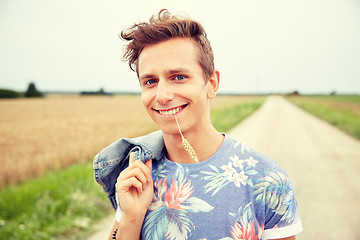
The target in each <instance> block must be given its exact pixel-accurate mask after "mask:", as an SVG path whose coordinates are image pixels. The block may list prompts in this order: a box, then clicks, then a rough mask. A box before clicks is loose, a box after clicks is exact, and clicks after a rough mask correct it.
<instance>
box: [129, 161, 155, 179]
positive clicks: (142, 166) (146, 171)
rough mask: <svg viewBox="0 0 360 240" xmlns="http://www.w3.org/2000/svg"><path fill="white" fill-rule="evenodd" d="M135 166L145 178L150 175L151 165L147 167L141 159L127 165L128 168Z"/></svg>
mask: <svg viewBox="0 0 360 240" xmlns="http://www.w3.org/2000/svg"><path fill="white" fill-rule="evenodd" d="M148 164H149V163H148ZM135 168H139V169H141V171H142V172H143V173H144V175H145V176H146V178H149V177H151V171H152V165H151V166H150V167H149V166H146V165H145V164H144V163H143V162H142V161H135V162H134V163H133V164H132V165H131V166H129V167H128V169H129V170H130V169H135Z"/></svg>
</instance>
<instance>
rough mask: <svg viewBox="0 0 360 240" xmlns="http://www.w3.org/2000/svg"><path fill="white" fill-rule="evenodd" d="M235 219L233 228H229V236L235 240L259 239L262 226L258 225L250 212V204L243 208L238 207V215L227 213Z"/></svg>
mask: <svg viewBox="0 0 360 240" xmlns="http://www.w3.org/2000/svg"><path fill="white" fill-rule="evenodd" d="M229 215H231V216H233V217H234V218H235V223H234V226H232V227H231V236H232V237H233V239H235V240H257V239H259V238H260V236H261V233H262V231H263V230H264V225H263V223H261V225H259V224H258V222H257V221H256V218H255V215H254V213H253V211H252V202H250V203H248V204H247V205H246V206H245V207H242V206H240V208H239V210H238V213H237V214H235V213H229Z"/></svg>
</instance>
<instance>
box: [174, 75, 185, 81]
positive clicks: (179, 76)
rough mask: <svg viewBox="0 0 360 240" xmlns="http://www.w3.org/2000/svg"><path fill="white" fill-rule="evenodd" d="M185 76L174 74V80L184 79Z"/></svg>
mask: <svg viewBox="0 0 360 240" xmlns="http://www.w3.org/2000/svg"><path fill="white" fill-rule="evenodd" d="M185 78H186V77H185V76H184V75H176V76H175V78H174V79H176V80H184V79H185Z"/></svg>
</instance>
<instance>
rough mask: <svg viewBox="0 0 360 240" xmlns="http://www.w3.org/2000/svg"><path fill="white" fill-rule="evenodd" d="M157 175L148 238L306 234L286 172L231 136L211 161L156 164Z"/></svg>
mask: <svg viewBox="0 0 360 240" xmlns="http://www.w3.org/2000/svg"><path fill="white" fill-rule="evenodd" d="M152 174H153V180H154V197H153V201H152V203H151V204H150V206H149V208H148V211H147V213H146V216H145V219H144V222H143V226H142V231H141V235H142V239H159V240H160V239H171V240H173V239H174V240H175V239H176V240H180V239H196V240H206V239H207V240H210V239H221V240H225V239H226V240H229V239H247V240H255V239H276V238H284V237H289V236H293V235H295V234H298V233H299V232H301V231H302V225H301V221H300V216H299V211H298V206H297V202H296V199H295V194H294V189H293V186H292V183H291V181H290V178H289V177H288V176H287V174H286V173H285V171H284V170H283V169H282V168H281V167H280V166H279V165H278V163H277V162H275V161H273V160H271V159H270V158H268V157H266V156H264V155H262V154H261V153H259V152H256V151H254V150H252V149H250V148H249V147H246V146H245V145H243V144H242V143H240V142H238V141H237V140H235V139H232V138H231V137H229V136H228V135H225V139H224V142H223V143H222V145H221V146H220V148H219V149H218V151H217V152H216V153H215V154H214V155H213V156H212V157H210V158H209V159H207V160H205V161H202V162H200V163H196V164H181V163H175V162H172V161H170V160H168V159H166V158H164V159H162V160H161V161H157V162H154V163H153V173H152ZM120 216H121V210H120V208H119V209H118V210H117V220H119V218H120Z"/></svg>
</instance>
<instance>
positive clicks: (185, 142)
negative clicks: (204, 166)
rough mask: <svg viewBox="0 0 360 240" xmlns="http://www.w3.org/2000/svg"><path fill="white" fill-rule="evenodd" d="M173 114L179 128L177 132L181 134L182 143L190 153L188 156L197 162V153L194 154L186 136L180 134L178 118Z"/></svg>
mask: <svg viewBox="0 0 360 240" xmlns="http://www.w3.org/2000/svg"><path fill="white" fill-rule="evenodd" d="M174 116H175V120H176V124H177V126H178V128H179V133H180V135H181V140H182V145H183V147H184V149H185V151H186V152H187V153H188V154H189V155H190V157H191V158H192V159H193V160H194V161H195V162H197V163H198V162H199V159H198V157H197V155H196V152H195V150H194V148H193V147H192V146H191V145H190V143H189V141H188V140H186V138H185V137H184V135H183V134H182V132H181V129H180V125H179V122H178V120H177V117H176V115H175V114H174Z"/></svg>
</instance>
